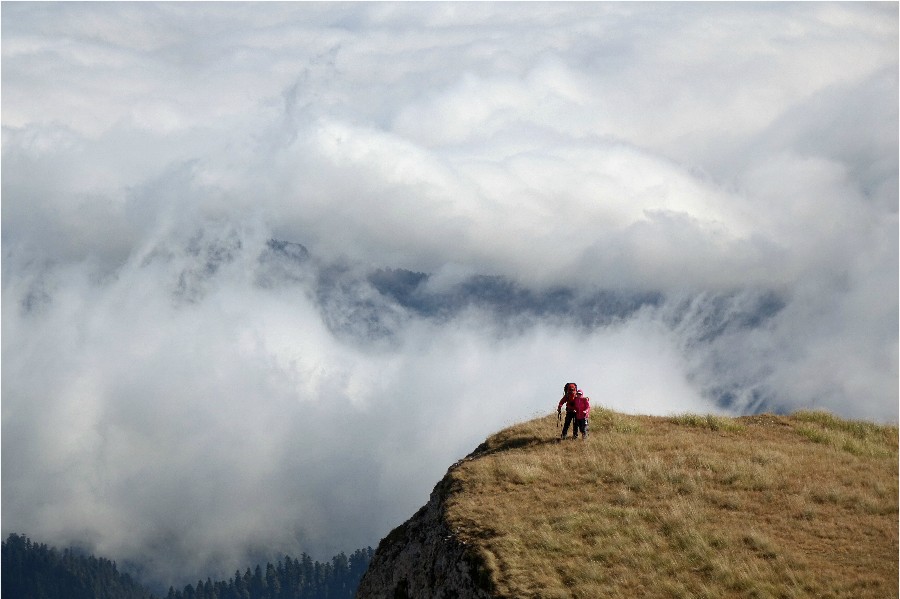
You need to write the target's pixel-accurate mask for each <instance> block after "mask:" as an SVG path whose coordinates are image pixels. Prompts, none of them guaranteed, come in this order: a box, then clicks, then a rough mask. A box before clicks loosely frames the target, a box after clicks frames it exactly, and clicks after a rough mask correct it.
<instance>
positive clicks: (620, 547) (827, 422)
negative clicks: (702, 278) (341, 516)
mask: <svg viewBox="0 0 900 599" xmlns="http://www.w3.org/2000/svg"><path fill="white" fill-rule="evenodd" d="M556 426H557V419H556V416H555V415H553V416H549V417H544V418H538V419H535V420H531V421H528V422H524V423H520V424H516V425H514V426H511V427H509V428H507V429H504V430H502V431H500V432H498V433H496V434H495V435H492V436H491V437H489V438H488V439H487V440H486V441H485V442H484V443H483V444H481V445H480V446H479V447H478V448H477V449H476V450H475V451H474V452H472V454H470V455H469V456H467V457H466V458H465V459H463V460H461V461H459V462H457V463H456V464H454V465H453V466H452V467H451V468H450V469H449V470H448V472H447V475H446V476H445V477H444V479H443V480H441V481H440V482H439V483H438V485H437V486H436V487H435V490H434V491H433V492H432V495H431V499H430V500H429V502H428V504H427V505H426V506H424V507H423V508H422V509H421V510H419V512H417V514H416V515H415V516H413V517H412V518H411V519H410V520H409V521H407V522H406V523H405V524H403V525H401V526H400V527H398V528H397V529H395V530H394V531H393V532H392V533H390V534H389V535H388V536H387V537H386V538H385V539H383V540H382V542H381V544H380V545H379V547H378V550H377V551H376V553H375V556H374V558H373V560H372V563H371V564H370V567H369V571H368V572H367V573H366V575H365V576H364V577H363V580H362V583H361V584H360V588H359V592H358V594H357V596H358V597H359V598H360V599H370V598H373V597H426V596H427V597H445V596H446V597H450V596H454V597H479V598H480V597H489V598H495V597H497V598H499V597H510V598H512V597H516V598H524V597H624V596H628V597H632V596H641V597H679V596H685V597H687V596H692V597H704V596H707V597H729V596H730V597H748V596H758V597H769V596H772V597H774V596H816V597H818V596H833V597H890V596H897V593H898V564H897V551H898V527H897V521H898V477H897V427H896V426H881V425H876V424H871V423H868V422H863V421H851V420H842V419H840V418H837V417H835V416H832V415H831V414H828V413H825V412H812V411H804V412H797V413H794V414H792V415H790V416H780V415H772V414H761V415H756V416H746V417H740V418H728V417H722V416H712V415H702V416H701V415H693V414H684V415H679V416H671V417H655V416H635V415H626V414H622V413H617V412H613V411H610V410H605V409H602V408H600V409H595V410H593V411H592V418H591V421H590V428H589V435H588V439H587V440H586V441H582V440H572V439H566V440H559V439H558V438H557V437H558V435H559V429H558V428H556Z"/></svg>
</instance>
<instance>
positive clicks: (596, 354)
mask: <svg viewBox="0 0 900 599" xmlns="http://www.w3.org/2000/svg"><path fill="white" fill-rule="evenodd" d="M2 84H3V103H2V125H3V133H2V135H3V138H2V139H3V141H2V144H3V154H2V251H3V254H2V260H3V263H2V369H3V375H4V376H3V378H2V528H3V535H4V537H5V536H6V535H8V534H9V533H11V532H21V533H25V534H27V535H29V536H31V537H32V538H33V539H35V540H36V541H40V542H47V543H51V544H56V545H58V546H66V545H68V544H78V545H80V546H82V547H85V548H87V549H88V550H90V551H93V552H95V553H96V554H98V555H102V556H105V557H109V558H111V559H115V560H117V561H118V562H119V564H120V566H122V567H124V568H127V569H131V570H132V571H135V572H137V573H139V574H140V576H141V577H142V578H144V579H146V580H148V581H152V582H154V583H156V584H163V585H168V584H175V585H183V584H186V583H188V582H196V580H197V579H198V578H204V579H205V578H206V577H207V576H213V577H214V578H215V577H227V576H229V575H230V574H232V573H233V572H234V570H235V569H236V568H242V569H243V568H245V567H246V566H248V565H251V564H250V562H249V561H247V560H250V559H274V558H275V557H277V555H278V554H279V553H280V552H287V553H289V554H291V555H298V554H299V553H300V552H307V553H309V554H310V555H311V556H313V557H314V558H315V559H319V560H328V559H330V557H331V556H332V555H334V554H336V553H338V552H340V551H344V552H347V553H350V552H352V551H353V550H355V549H357V548H360V547H365V546H367V545H371V546H373V547H374V546H375V545H377V543H378V541H379V539H381V538H382V537H383V536H385V535H386V534H387V533H388V532H389V531H390V530H391V529H392V528H393V527H395V526H397V525H399V524H400V523H402V522H403V521H404V520H405V519H406V518H408V517H409V516H411V515H412V514H413V513H414V512H415V510H416V509H417V508H418V507H419V506H421V505H422V504H423V503H424V502H425V501H426V500H427V497H428V493H429V492H430V490H431V488H432V487H433V486H434V484H435V483H436V482H437V481H438V480H439V479H440V478H441V476H443V474H444V473H445V471H446V470H447V468H448V467H449V466H450V465H451V464H453V462H454V461H456V460H458V459H460V458H462V457H463V456H465V455H466V454H467V453H469V452H470V451H472V450H473V449H474V448H475V447H476V446H477V445H478V443H480V442H481V441H482V440H483V439H484V438H485V437H486V436H487V435H489V434H491V433H492V432H495V431H497V430H499V429H500V428H502V427H504V426H507V425H509V424H512V423H515V422H518V421H522V420H525V419H529V418H532V417H535V416H539V415H544V414H549V413H552V411H553V410H554V409H555V407H556V402H557V401H558V399H559V397H560V396H561V394H562V386H563V384H564V383H566V382H568V381H575V382H577V383H578V384H579V386H580V387H581V388H583V389H584V390H585V392H586V393H587V394H588V395H589V396H590V397H591V398H592V404H593V405H594V406H604V407H608V408H611V409H614V410H619V411H623V412H628V413H641V414H658V415H664V414H675V413H682V412H699V413H720V414H729V415H739V414H749V413H758V412H764V411H770V412H779V413H787V412H791V411H794V410H798V409H825V410H829V411H832V412H834V413H836V414H838V415H840V416H842V417H846V418H863V419H867V420H874V421H877V422H888V423H896V422H897V419H898V418H897V416H898V366H897V365H898V350H897V347H898V344H897V340H898V318H897V316H898V237H897V232H898V227H897V225H898V222H897V208H898V135H897V131H898V129H900V123H898V104H900V101H898V100H900V99H898V16H897V11H896V5H893V4H889V3H888V4H867V3H784V4H782V3H765V4H756V3H726V4H719V3H698V4H693V3H671V4H668V3H654V4H641V3H622V4H618V3H575V4H568V3H522V4H519V3H497V4H490V3H486V4H481V3H479V4H472V3H446V4H445V3H427V4H419V3H400V4H393V3H352V4H350V3H347V4H343V3H340V4H339V3H324V4H320V3H289V4H285V3H253V4H244V3H222V4H219V3H160V4H153V3H98V4H83V3H12V4H10V3H5V4H4V6H3V14H2ZM556 433H557V431H556V430H555V429H549V430H548V431H547V435H548V437H550V436H553V435H555V434H556ZM597 434H600V433H597Z"/></svg>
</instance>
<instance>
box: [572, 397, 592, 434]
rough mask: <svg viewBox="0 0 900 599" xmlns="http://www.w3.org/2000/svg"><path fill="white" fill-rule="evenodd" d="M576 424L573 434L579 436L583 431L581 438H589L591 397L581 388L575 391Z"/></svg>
mask: <svg viewBox="0 0 900 599" xmlns="http://www.w3.org/2000/svg"><path fill="white" fill-rule="evenodd" d="M574 404H575V426H574V427H572V436H574V437H575V438H576V439H577V438H578V431H581V440H582V441H584V440H585V439H587V428H588V416H589V415H590V413H591V398H590V397H588V396H587V395H585V394H584V391H582V390H581V389H579V390H578V391H576V392H575V401H574Z"/></svg>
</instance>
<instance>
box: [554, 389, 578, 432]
mask: <svg viewBox="0 0 900 599" xmlns="http://www.w3.org/2000/svg"><path fill="white" fill-rule="evenodd" d="M563 391H564V392H565V395H563V396H562V399H560V400H559V404H557V406H556V413H557V415H559V414H561V413H562V407H563V404H566V422H565V424H563V429H562V435H560V436H559V438H560V439H565V438H566V433H568V432H569V425H570V424H572V421H573V420H575V393H576V392H577V391H578V385H576V384H575V383H566V385H565V386H564V387H563ZM575 432H576V429H575V427H574V426H573V427H572V433H575ZM576 436H577V434H576Z"/></svg>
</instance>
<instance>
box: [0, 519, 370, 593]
mask: <svg viewBox="0 0 900 599" xmlns="http://www.w3.org/2000/svg"><path fill="white" fill-rule="evenodd" d="M373 554H374V550H373V549H372V548H371V547H367V548H366V549H358V550H356V551H354V552H353V553H352V554H351V555H350V557H347V556H346V555H345V554H344V553H340V554H338V555H336V556H334V557H333V558H332V559H331V561H330V562H325V563H322V562H318V561H313V560H312V558H310V557H309V556H308V555H306V554H305V553H303V554H301V556H300V558H292V557H290V556H285V557H283V558H282V559H280V560H278V563H277V564H272V563H267V564H266V566H265V567H262V566H260V565H257V566H256V567H255V568H249V567H248V568H247V569H246V570H245V571H244V572H243V573H241V571H240V570H238V571H236V572H235V573H234V576H233V577H231V578H229V579H228V580H221V581H213V580H211V579H209V578H207V579H206V581H205V582H204V581H202V580H199V581H198V582H197V583H196V584H188V585H186V586H185V587H184V588H183V589H181V590H177V589H175V588H174V587H170V588H169V592H168V593H167V594H166V595H165V596H164V597H165V599H351V598H352V597H353V596H354V595H355V593H356V589H357V587H358V586H359V581H360V579H361V578H362V575H363V573H364V572H365V571H366V568H367V567H368V565H369V562H370V561H371V559H372V555H373ZM2 557H3V565H2V567H3V572H2V578H0V585H2V588H0V594H2V595H3V596H5V597H16V598H17V599H160V598H159V597H158V596H157V595H155V594H154V593H152V592H150V591H149V590H148V589H147V588H146V587H144V586H143V585H142V584H140V583H139V582H138V581H136V580H134V579H133V578H132V577H131V576H130V575H128V574H127V573H123V572H119V571H118V568H117V567H116V563H115V562H114V561H111V560H108V559H105V558H97V557H94V556H93V555H90V556H88V555H84V554H83V553H81V552H79V551H76V550H72V549H64V550H62V551H60V550H59V549H56V548H54V547H48V546H47V545H45V544H38V543H34V542H32V541H31V539H29V538H28V537H25V536H22V535H17V534H11V535H9V537H8V538H7V539H6V541H4V542H3V548H2Z"/></svg>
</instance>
